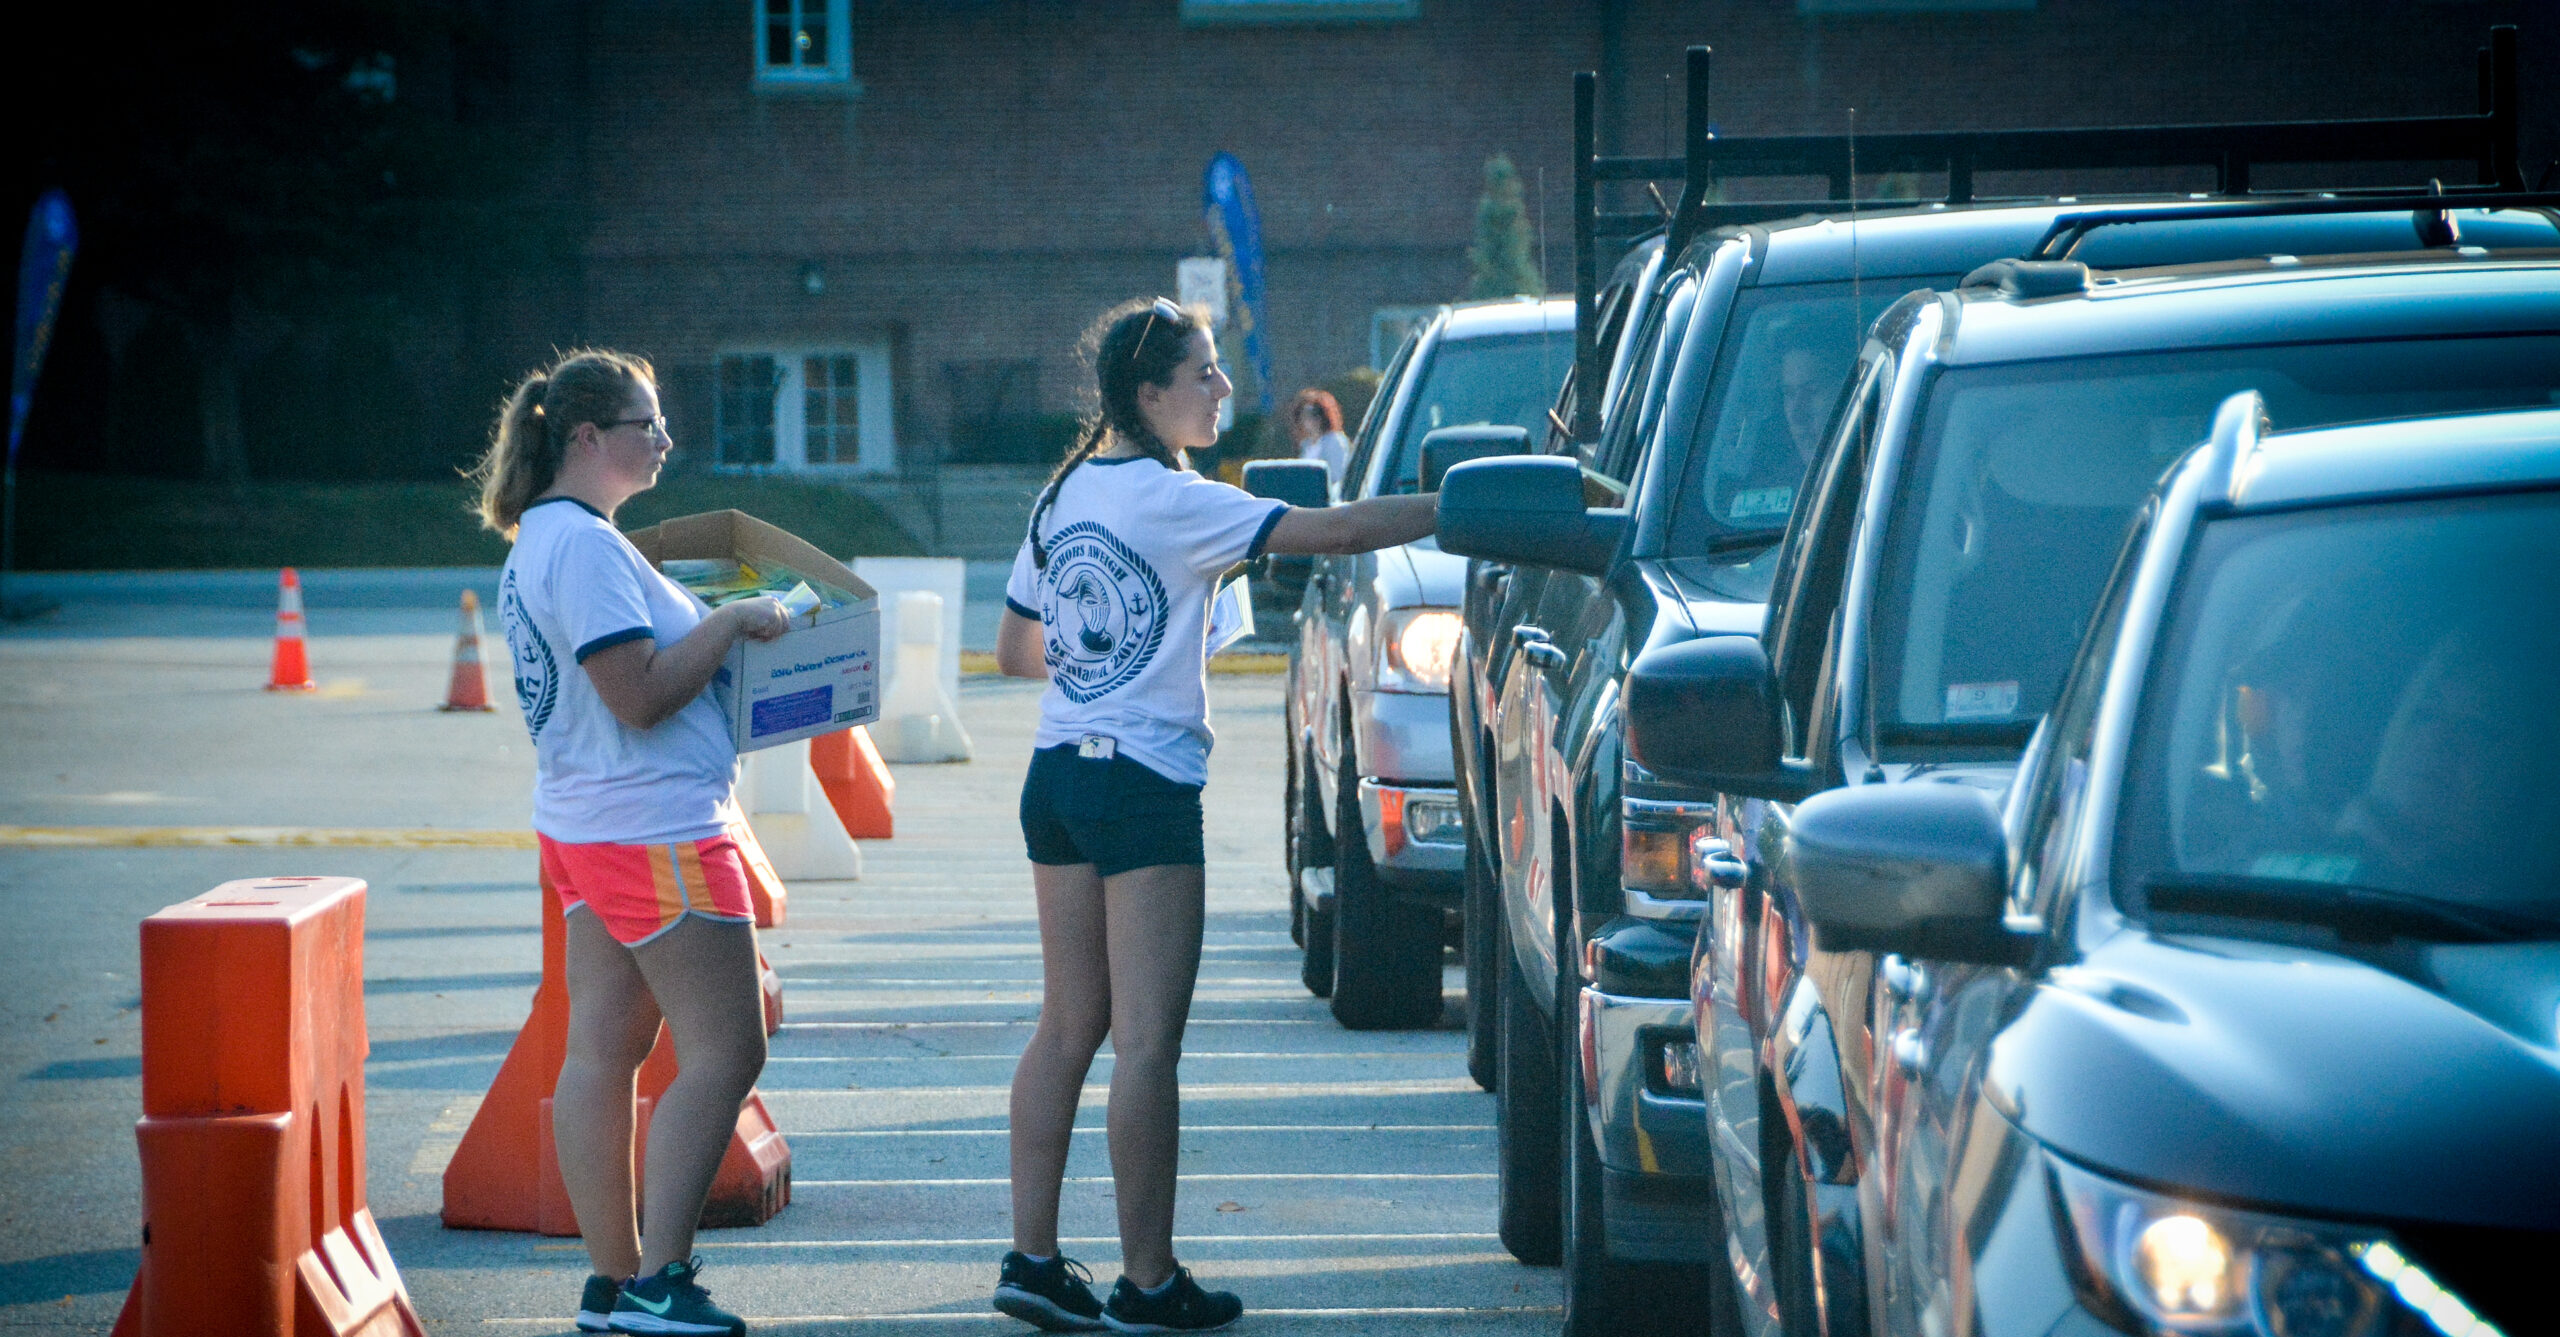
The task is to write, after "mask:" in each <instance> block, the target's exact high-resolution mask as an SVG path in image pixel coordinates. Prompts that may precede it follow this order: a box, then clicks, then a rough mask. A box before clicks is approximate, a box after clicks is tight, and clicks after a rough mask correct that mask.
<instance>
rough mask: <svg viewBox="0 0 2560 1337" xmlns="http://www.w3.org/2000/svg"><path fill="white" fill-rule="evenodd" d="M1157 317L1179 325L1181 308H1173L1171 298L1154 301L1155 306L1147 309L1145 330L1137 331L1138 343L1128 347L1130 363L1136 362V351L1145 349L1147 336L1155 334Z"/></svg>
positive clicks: (1160, 298)
mask: <svg viewBox="0 0 2560 1337" xmlns="http://www.w3.org/2000/svg"><path fill="white" fill-rule="evenodd" d="M1158 316H1162V317H1164V319H1165V320H1167V321H1169V322H1172V323H1176V324H1179V323H1180V322H1181V320H1182V308H1181V307H1178V306H1175V305H1174V304H1173V300H1172V299H1171V298H1167V297H1159V298H1157V299H1156V304H1155V305H1154V306H1152V307H1149V308H1148V309H1147V324H1146V328H1144V329H1142V330H1139V331H1138V341H1137V342H1136V343H1133V344H1131V345H1129V360H1130V361H1132V362H1135V361H1137V360H1138V350H1139V349H1141V348H1144V347H1146V346H1147V336H1148V335H1150V334H1153V333H1155V332H1156V317H1158Z"/></svg>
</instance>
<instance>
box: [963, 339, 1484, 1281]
mask: <svg viewBox="0 0 2560 1337" xmlns="http://www.w3.org/2000/svg"><path fill="white" fill-rule="evenodd" d="M1083 348H1084V352H1085V355H1086V356H1087V357H1088V358H1089V359H1090V360H1091V362H1092V364H1093V370H1094V381H1095V390H1096V392H1097V395H1098V398H1099V400H1100V404H1099V407H1098V408H1097V409H1096V411H1095V412H1094V413H1093V415H1092V417H1091V418H1090V419H1089V420H1088V421H1087V423H1086V425H1085V428H1084V430H1083V432H1082V433H1080V434H1079V436H1078V439H1077V442H1076V445H1075V447H1074V448H1073V449H1072V450H1070V451H1069V452H1068V453H1067V457H1066V459H1065V460H1064V462H1062V463H1061V464H1060V465H1059V466H1058V470H1057V473H1056V474H1055V475H1053V476H1052V477H1051V478H1050V480H1049V482H1048V484H1047V486H1045V487H1044V488H1042V489H1041V492H1040V498H1039V501H1038V502H1037V503H1036V504H1035V505H1034V506H1033V508H1032V512H1031V525H1030V533H1029V534H1028V535H1027V536H1026V537H1025V539H1024V541H1023V545H1022V550H1021V551H1020V553H1019V554H1017V555H1016V556H1015V558H1014V564H1013V574H1012V577H1011V579H1010V580H1009V581H1008V582H1007V583H1006V586H1005V614H1004V620H1003V623H1002V625H1001V627H1000V628H999V630H998V633H997V642H996V660H997V664H998V666H999V667H1001V668H1002V669H1003V670H1004V672H1006V673H1008V674H1010V675H1012V676H1014V677H1019V678H1037V679H1045V680H1046V681H1047V682H1048V684H1049V689H1048V691H1047V692H1046V693H1045V694H1043V696H1042V697H1041V703H1040V728H1039V732H1038V733H1037V735H1036V736H1035V738H1034V741H1033V744H1032V747H1033V751H1032V755H1031V766H1030V770H1029V773H1028V774H1027V775H1026V776H1025V777H1024V779H1023V785H1022V804H1021V819H1022V835H1023V843H1024V845H1025V846H1026V847H1027V849H1028V851H1029V854H1030V858H1031V865H1032V870H1031V881H1032V887H1033V890H1034V892H1035V893H1036V895H1037V898H1038V901H1039V914H1040V955H1041V1004H1040V1022H1039V1026H1038V1029H1037V1030H1036V1031H1035V1032H1034V1033H1033V1035H1032V1038H1031V1043H1030V1045H1029V1047H1028V1048H1026V1049H1025V1050H1024V1052H1023V1055H1022V1059H1021V1062H1020V1064H1019V1065H1018V1066H1017V1067H1016V1068H1015V1069H1014V1076H1013V1098H1012V1124H1011V1136H1012V1157H1013V1176H1012V1177H1013V1251H1012V1252H1010V1253H1007V1254H1006V1255H1005V1257H1004V1261H1003V1263H1002V1265H1001V1270H1000V1274H999V1277H998V1281H997V1285H996V1291H995V1306H996V1308H998V1309H1000V1310H1002V1311H1004V1312H1005V1313H1008V1314H1011V1315H1013V1316H1014V1317H1016V1318H1020V1319H1023V1320H1024V1321H1026V1322H1029V1323H1033V1324H1036V1325H1038V1326H1039V1327H1041V1328H1044V1329H1047V1330H1049V1331H1053V1332H1067V1331H1092V1330H1097V1329H1101V1328H1105V1327H1108V1328H1113V1329H1117V1330H1119V1331H1123V1332H1163V1331H1199V1330H1203V1329H1208V1328H1218V1327H1224V1326H1225V1325H1227V1324H1228V1323H1231V1322H1233V1321H1235V1319H1236V1317H1237V1316H1238V1315H1239V1314H1241V1313H1242V1312H1243V1311H1244V1305H1243V1302H1241V1301H1240V1300H1238V1299H1237V1298H1236V1297H1235V1296H1234V1295H1231V1294H1228V1293H1225V1292H1221V1291H1204V1290H1202V1289H1201V1288H1200V1286H1199V1284H1198V1283H1197V1282H1195V1281H1193V1280H1192V1278H1191V1273H1190V1270H1189V1269H1187V1268H1185V1267H1183V1266H1182V1265H1181V1264H1180V1262H1179V1261H1178V1260H1176V1259H1175V1257H1174V1254H1173V1205H1174V1170H1175V1162H1176V1159H1177V1156H1178V1153H1179V1147H1178V1145H1177V1142H1178V1139H1179V1135H1180V1131H1181V1130H1180V1114H1181V1107H1180V1097H1179V1092H1178V1089H1177V1085H1176V1077H1175V1068H1176V1066H1177V1064H1178V1063H1179V1062H1180V1061H1181V1057H1182V1033H1183V1025H1184V1022H1185V1020H1186V1019H1187V1018H1188V1016H1189V1014H1190V1010H1191V992H1192V986H1193V983H1194V982H1195V980H1196V979H1197V977H1198V975H1199V969H1200V936H1201V927H1202V918H1203V913H1204V911H1203V900H1204V895H1205V886H1206V883H1205V877H1204V869H1203V864H1204V856H1203V853H1202V840H1201V811H1200V789H1201V786H1202V785H1203V784H1205V783H1206V782H1207V780H1208V778H1209V768H1208V762H1209V747H1210V742H1211V736H1210V732H1209V709H1208V637H1209V624H1210V616H1211V612H1210V605H1211V601H1212V595H1213V591H1215V589H1216V582H1217V578H1218V576H1219V574H1220V573H1221V572H1224V571H1225V570H1227V569H1228V568H1229V567H1232V566H1234V565H1236V564H1237V563H1239V562H1243V561H1247V560H1250V559H1252V558H1254V557H1258V556H1260V555H1262V554H1263V553H1265V552H1281V553H1326V552H1368V551H1372V550H1375V549H1379V548H1388V547H1394V546H1396V545H1398V544H1402V543H1409V542H1412V541H1413V540H1415V539H1418V538H1421V537H1423V536H1425V535H1427V534H1429V533H1431V532H1432V524H1433V501H1434V499H1433V498H1431V497H1428V496H1406V497H1381V498H1375V499H1372V500H1368V501H1361V502H1356V503H1353V504H1350V505H1346V506H1334V507H1326V508H1321V509H1304V510H1301V509H1297V508H1293V507H1289V506H1286V505H1283V504H1281V503H1279V502H1275V501H1269V500H1265V499H1261V498H1256V497H1253V496H1250V495H1248V494H1247V493H1245V492H1243V491H1240V490H1239V489H1236V488H1233V487H1230V486H1228V485H1226V484H1224V483H1219V482H1214V481H1211V480H1209V479H1204V478H1202V477H1200V476H1199V475H1198V474H1196V473H1193V472H1191V471H1190V469H1189V468H1188V465H1187V461H1186V459H1185V452H1187V451H1192V450H1203V449H1206V448H1208V447H1209V446H1211V445H1213V444H1214V443H1215V442H1216V441H1217V439H1218V406H1219V403H1220V401H1222V400H1224V399H1226V398H1227V396H1228V395H1229V394H1231V393H1233V391H1234V388H1235V387H1234V386H1233V385H1232V384H1231V383H1230V382H1229V381H1228V379H1227V375H1226V372H1225V371H1224V370H1223V369H1222V368H1221V367H1220V366H1219V365H1218V353H1217V347H1216V345H1215V344H1214V343H1213V342H1212V340H1211V338H1210V334H1209V325H1208V318H1207V315H1206V313H1205V312H1203V311H1201V310H1199V309H1197V308H1184V307H1181V306H1177V305H1175V304H1174V303H1172V302H1170V301H1167V300H1165V299H1164V298H1161V297H1159V298H1156V299H1154V300H1153V301H1152V302H1150V301H1145V300H1139V301H1132V302H1129V303H1126V304H1123V305H1121V306H1118V307H1114V308H1113V309H1111V310H1109V311H1107V312H1104V313H1103V315H1102V317H1101V318H1100V319H1099V320H1097V321H1096V322H1095V323H1094V325H1093V327H1092V328H1091V329H1090V330H1089V331H1088V332H1087V333H1086V335H1085V340H1084V344H1083ZM1106 1037H1107V1038H1109V1039H1110V1041H1111V1044H1112V1054H1113V1062H1112V1072H1111V1101H1110V1112H1109V1116H1108V1124H1109V1137H1110V1145H1111V1172H1112V1180H1113V1183H1114V1186H1115V1188H1116V1192H1117V1206H1118V1211H1119V1218H1120V1221H1119V1224H1120V1250H1121V1270H1122V1275H1121V1277H1120V1279H1119V1281H1118V1283H1117V1284H1115V1285H1114V1286H1113V1287H1112V1290H1111V1295H1110V1299H1109V1300H1108V1301H1107V1302H1098V1301H1096V1300H1095V1299H1094V1296H1093V1292H1092V1290H1091V1289H1090V1288H1089V1286H1088V1284H1087V1283H1089V1282H1090V1281H1091V1274H1090V1273H1088V1272H1086V1271H1085V1269H1084V1267H1083V1265H1081V1264H1079V1263H1077V1262H1076V1261H1075V1260H1074V1259H1071V1258H1067V1257H1065V1256H1064V1255H1062V1254H1061V1253H1060V1252H1059V1248H1058V1192H1059V1185H1060V1183H1061V1181H1062V1179H1063V1177H1064V1175H1065V1173H1066V1162H1067V1146H1068V1141H1069V1138H1070V1136H1071V1134H1072V1131H1073V1129H1074V1125H1075V1115H1076V1105H1077V1100H1078V1097H1079V1095H1080V1093H1081V1092H1082V1090H1083V1087H1084V1078H1085V1072H1086V1070H1087V1069H1088V1068H1089V1067H1090V1066H1091V1065H1092V1063H1093V1056H1094V1053H1095V1051H1096V1050H1098V1049H1099V1048H1100V1047H1101V1045H1102V1042H1103V1040H1104V1039H1105V1038H1106Z"/></svg>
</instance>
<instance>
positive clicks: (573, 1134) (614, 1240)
mask: <svg viewBox="0 0 2560 1337" xmlns="http://www.w3.org/2000/svg"><path fill="white" fill-rule="evenodd" d="M568 930H569V936H568V947H567V958H568V960H567V964H568V985H569V1036H568V1053H567V1055H566V1056H565V1057H564V1058H563V1060H562V1062H561V1064H560V1080H559V1082H558V1083H557V1084H556V1085H554V1086H553V1087H552V1089H551V1141H552V1145H553V1146H554V1147H555V1148H556V1149H557V1150H558V1153H559V1158H560V1180H561V1182H562V1183H563V1184H564V1185H566V1186H567V1188H568V1190H569V1206H570V1209H571V1210H573V1211H575V1212H576V1213H577V1214H578V1229H579V1233H580V1234H582V1235H584V1236H585V1237H586V1241H587V1261H588V1265H589V1266H591V1267H593V1268H594V1269H595V1271H596V1272H597V1273H598V1274H599V1275H602V1276H608V1277H613V1278H617V1279H619V1278H622V1277H628V1276H630V1275H631V1274H633V1273H634V1272H637V1271H638V1270H639V1268H640V1225H639V1220H638V1216H637V1214H636V1213H635V1212H634V1210H633V1207H632V1198H631V1079H632V1076H633V1074H635V1073H636V1072H638V1071H639V1068H640V1062H641V1060H643V1059H645V1058H647V1057H649V1048H650V1046H652V1045H654V1044H656V1043H657V1041H658V1005H657V1003H656V1001H655V1000H653V999H652V998H650V996H649V986H648V984H647V982H645V981H644V980H643V979H642V978H641V976H640V967H639V965H638V963H637V962H635V961H633V960H632V959H631V949H630V948H628V947H625V946H623V945H622V944H621V943H619V942H616V941H614V938H613V935H612V934H611V933H608V932H606V931H605V927H604V921H602V920H600V919H598V918H596V915H595V912H594V911H592V910H587V911H575V910H573V911H571V912H570V914H569V916H568Z"/></svg>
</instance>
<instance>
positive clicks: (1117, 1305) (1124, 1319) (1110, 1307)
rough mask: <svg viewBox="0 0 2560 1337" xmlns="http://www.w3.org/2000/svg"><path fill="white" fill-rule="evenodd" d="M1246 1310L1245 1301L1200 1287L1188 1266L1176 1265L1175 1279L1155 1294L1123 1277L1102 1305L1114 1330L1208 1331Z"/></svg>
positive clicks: (1223, 1325)
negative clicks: (1143, 1289) (1193, 1278)
mask: <svg viewBox="0 0 2560 1337" xmlns="http://www.w3.org/2000/svg"><path fill="white" fill-rule="evenodd" d="M1243 1314H1244V1301H1242V1300H1239V1299H1237V1298H1236V1297H1235V1296H1233V1295H1231V1294H1229V1293H1227V1292H1225V1291H1204V1290H1202V1289H1200V1283H1199V1282H1196V1281H1193V1280H1192V1279H1191V1269H1190V1268H1187V1267H1176V1268H1174V1269H1173V1280H1171V1281H1169V1282H1167V1283H1165V1285H1164V1288H1163V1289H1161V1290H1159V1291H1157V1292H1156V1293H1155V1294H1152V1295H1150V1294H1148V1293H1147V1292H1145V1291H1142V1290H1139V1289H1138V1284H1137V1283H1136V1282H1134V1281H1131V1280H1129V1279H1128V1278H1127V1277H1122V1278H1120V1280H1119V1281H1118V1282H1116V1283H1114V1284H1113V1285H1112V1287H1111V1299H1110V1300H1109V1301H1108V1302H1107V1303H1105V1304H1104V1305H1103V1306H1102V1321H1103V1322H1105V1323H1108V1324H1110V1325H1111V1329H1112V1331H1114V1332H1207V1331H1208V1330H1209V1329H1211V1328H1223V1327H1225V1326H1227V1325H1228V1324H1230V1323H1233V1322H1235V1321H1236V1320H1237V1319H1238V1318H1239V1317H1242V1316H1243Z"/></svg>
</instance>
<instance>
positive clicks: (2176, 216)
mask: <svg viewBox="0 0 2560 1337" xmlns="http://www.w3.org/2000/svg"><path fill="white" fill-rule="evenodd" d="M2395 209H2406V210H2408V211H2409V212H2410V213H2411V214H2412V215H2418V214H2433V215H2435V218H2434V219H2433V220H2432V221H2431V222H2428V223H2423V224H2421V226H2422V227H2428V228H2431V229H2433V231H2431V232H2430V233H2429V234H2428V235H2430V236H2431V237H2434V238H2436V240H2435V242H2434V244H2435V245H2438V246H2451V245H2454V244H2455V243H2457V242H2459V241H2460V240H2461V239H2462V233H2461V229H2460V228H2459V227H2458V226H2457V225H2456V224H2455V223H2454V221H2453V220H2452V218H2451V217H2449V215H2450V214H2451V213H2452V212H2453V211H2454V210H2456V209H2539V210H2544V211H2546V212H2549V211H2554V210H2560V192H2554V191H2524V190H2515V191H2508V190H2490V191H2480V190H2462V191H2449V190H2444V189H2434V190H2427V191H2411V190H2406V189H2400V190H2388V191H2380V190H2377V191H2370V192H2366V191H2353V190H2338V191H2324V192H2322V193H2320V194H2318V195H2296V196H2260V197H2257V198H2254V199H2245V200H2212V199H2207V200H2204V201H2199V202H2194V203H2188V204H2162V205H2159V206H2157V207H2153V208H2141V207H2136V208H2130V209H2128V208H2114V209H2105V210H2092V211H2089V212H2085V213H2066V214H2057V215H2055V216H2054V220H2053V223H2052V225H2051V226H2050V227H2047V228H2046V229H2045V233H2044V236H2043V238H2041V239H2040V240H2038V241H2037V242H2036V245H2035V249H2033V250H2031V251H2029V252H2027V253H2026V254H2025V255H2024V256H2021V257H2019V258H2020V259H2022V260H2039V261H2041V260H2066V259H2069V258H2070V256H2071V253H2072V252H2073V251H2076V250H2078V249H2079V248H2080V243H2081V242H2083V241H2086V240H2087V239H2088V237H2089V234H2090V233H2091V232H2094V231H2096V230H2097V229H2099V228H2102V227H2112V226H2115V225H2118V224H2124V223H2176V222H2188V221H2193V220H2196V219H2210V218H2284V217H2295V216H2308V215H2313V214H2379V213H2389V212H2391V211H2393V210H2395ZM2553 225H2554V227H2555V228H2560V218H2554V220H2553Z"/></svg>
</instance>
